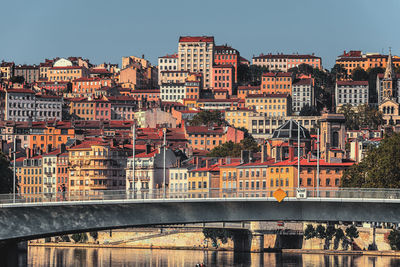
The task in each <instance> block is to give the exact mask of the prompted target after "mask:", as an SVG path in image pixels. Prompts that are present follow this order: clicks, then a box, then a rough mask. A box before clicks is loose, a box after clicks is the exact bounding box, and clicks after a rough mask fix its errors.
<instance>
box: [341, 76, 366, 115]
mask: <svg viewBox="0 0 400 267" xmlns="http://www.w3.org/2000/svg"><path fill="white" fill-rule="evenodd" d="M368 88H369V87H368V81H337V82H336V88H335V102H336V112H337V111H338V110H339V109H340V107H341V106H343V105H347V104H350V105H352V106H354V107H357V106H359V105H363V104H368V95H369V92H368Z"/></svg>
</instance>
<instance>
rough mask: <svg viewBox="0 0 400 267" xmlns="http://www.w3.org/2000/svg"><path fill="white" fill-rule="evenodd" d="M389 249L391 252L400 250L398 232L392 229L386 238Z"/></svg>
mask: <svg viewBox="0 0 400 267" xmlns="http://www.w3.org/2000/svg"><path fill="white" fill-rule="evenodd" d="M388 240H389V244H390V248H391V249H393V250H400V231H399V230H397V229H392V231H390V233H389V236H388Z"/></svg>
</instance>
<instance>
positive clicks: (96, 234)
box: [89, 231, 99, 240]
mask: <svg viewBox="0 0 400 267" xmlns="http://www.w3.org/2000/svg"><path fill="white" fill-rule="evenodd" d="M89 234H90V236H91V237H92V238H93V239H94V240H97V238H98V237H99V233H98V232H97V231H94V232H90V233H89Z"/></svg>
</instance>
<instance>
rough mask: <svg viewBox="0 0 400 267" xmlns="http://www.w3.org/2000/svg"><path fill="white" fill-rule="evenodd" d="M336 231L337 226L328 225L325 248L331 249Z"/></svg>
mask: <svg viewBox="0 0 400 267" xmlns="http://www.w3.org/2000/svg"><path fill="white" fill-rule="evenodd" d="M335 233H336V229H335V226H333V225H328V226H327V227H326V230H325V249H329V247H330V245H331V240H332V238H333V236H334V235H335Z"/></svg>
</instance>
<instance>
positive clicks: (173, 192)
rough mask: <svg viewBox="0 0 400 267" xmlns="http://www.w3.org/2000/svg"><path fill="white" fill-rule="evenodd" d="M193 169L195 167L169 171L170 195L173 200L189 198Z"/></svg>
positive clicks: (177, 168)
mask: <svg viewBox="0 0 400 267" xmlns="http://www.w3.org/2000/svg"><path fill="white" fill-rule="evenodd" d="M193 168H194V166H191V167H176V168H170V169H169V195H170V196H171V197H172V198H183V197H185V196H187V190H188V183H189V182H188V178H189V170H191V169H193Z"/></svg>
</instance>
